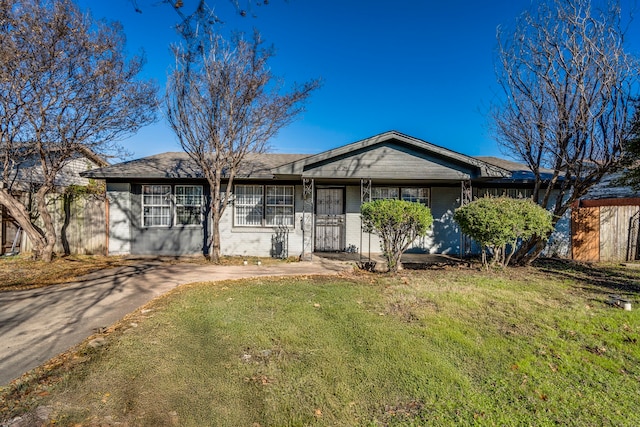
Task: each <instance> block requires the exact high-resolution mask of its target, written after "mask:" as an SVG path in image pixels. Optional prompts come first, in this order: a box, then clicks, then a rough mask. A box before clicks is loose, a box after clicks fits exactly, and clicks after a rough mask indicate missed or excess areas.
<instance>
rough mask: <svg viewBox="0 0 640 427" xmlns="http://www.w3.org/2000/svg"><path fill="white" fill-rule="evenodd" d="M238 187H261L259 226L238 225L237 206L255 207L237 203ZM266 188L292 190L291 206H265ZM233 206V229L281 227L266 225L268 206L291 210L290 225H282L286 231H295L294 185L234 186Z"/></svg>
mask: <svg viewBox="0 0 640 427" xmlns="http://www.w3.org/2000/svg"><path fill="white" fill-rule="evenodd" d="M238 187H262V206H261V207H262V218H261V219H260V225H258V224H239V223H238V220H237V219H238V217H237V213H236V212H237V211H236V209H237V207H238V206H255V205H249V204H239V203H238V197H237V193H238V192H237V188H238ZM267 187H288V188H291V189H292V193H293V204H291V205H278V204H276V205H271V204H267ZM233 190H234V197H233V200H234V204H233V226H234V227H238V228H243V229H248V228H254V229H257V228H269V229H272V228H274V227H281V225H278V224H273V225H267V207H269V206H275V207H291V208H292V214H291V225H284V227H286V228H288V229H295V226H296V220H295V217H296V208H295V206H296V189H295V185H277V184H234V188H233Z"/></svg>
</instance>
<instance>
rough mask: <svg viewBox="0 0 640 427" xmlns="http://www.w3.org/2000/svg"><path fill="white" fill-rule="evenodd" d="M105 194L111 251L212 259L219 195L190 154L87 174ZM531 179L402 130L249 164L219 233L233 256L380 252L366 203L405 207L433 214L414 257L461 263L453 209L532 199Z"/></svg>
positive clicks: (464, 244)
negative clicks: (482, 200)
mask: <svg viewBox="0 0 640 427" xmlns="http://www.w3.org/2000/svg"><path fill="white" fill-rule="evenodd" d="M82 176H84V177H88V178H94V179H104V180H105V181H106V188H107V203H108V206H107V212H108V253H109V254H134V255H142V254H154V255H186V254H203V253H204V254H206V253H207V251H208V247H207V246H208V245H207V241H208V240H207V236H208V235H209V231H210V216H209V213H208V199H209V194H210V189H209V186H208V184H207V181H206V179H205V178H204V176H203V173H202V171H200V170H199V169H198V167H197V166H196V165H195V164H194V162H193V161H192V160H191V159H190V158H189V157H188V155H187V154H185V153H183V152H172V153H162V154H157V155H153V156H149V157H145V158H141V159H137V160H132V161H128V162H124V163H119V164H114V165H111V166H107V167H103V168H99V169H93V170H91V171H87V172H83V173H82ZM532 186H533V180H532V174H531V173H530V172H527V171H526V170H524V169H523V168H522V165H518V164H516V163H513V162H509V161H506V160H502V159H496V158H474V157H470V156H466V155H464V154H461V153H458V152H455V151H452V150H449V149H446V148H444V147H440V146H437V145H434V144H431V143H429V142H426V141H423V140H421V139H418V138H415V137H412V136H408V135H405V134H402V133H399V132H396V131H390V132H385V133H382V134H379V135H376V136H373V137H371V138H367V139H364V140H361V141H357V142H354V143H351V144H348V145H345V146H341V147H338V148H335V149H332V150H328V151H325V152H322V153H319V154H315V155H299V154H260V155H248V156H247V158H246V161H245V162H244V163H243V165H242V168H241V170H240V171H239V173H238V174H237V176H236V178H235V180H234V182H233V191H232V193H233V197H232V200H230V201H229V205H228V206H227V208H226V210H225V213H224V216H223V218H222V220H221V224H220V233H221V246H222V247H221V251H222V254H223V255H244V256H299V255H301V256H303V257H304V256H307V255H310V254H312V253H313V252H320V251H347V252H360V253H362V254H367V253H376V252H380V246H379V241H378V240H377V237H376V236H375V235H369V234H367V233H365V232H363V231H362V227H361V222H360V205H361V204H362V203H363V202H366V201H368V200H374V199H379V198H400V199H403V200H410V201H415V202H419V203H424V204H425V205H427V206H429V207H430V209H431V212H432V214H433V216H434V225H433V228H432V230H431V232H430V234H429V235H428V236H427V237H425V238H423V239H420V240H418V241H416V242H414V247H413V248H412V249H411V250H412V251H419V252H423V253H441V254H452V255H462V254H466V253H469V251H471V250H472V248H473V245H471V242H469V241H468V239H465V236H463V235H461V233H460V230H459V229H458V226H457V224H456V223H455V222H454V221H453V212H454V210H455V209H456V208H457V207H459V206H460V205H461V204H464V203H467V202H469V201H471V200H472V199H473V198H474V197H478V196H481V195H484V194H493V195H501V194H509V195H512V196H516V197H517V196H521V197H529V196H530V195H531V190H532Z"/></svg>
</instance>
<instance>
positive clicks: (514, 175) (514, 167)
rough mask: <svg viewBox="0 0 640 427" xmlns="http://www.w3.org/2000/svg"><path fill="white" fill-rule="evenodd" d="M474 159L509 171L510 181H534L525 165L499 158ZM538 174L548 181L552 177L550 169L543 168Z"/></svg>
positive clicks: (480, 157) (531, 173)
mask: <svg viewBox="0 0 640 427" xmlns="http://www.w3.org/2000/svg"><path fill="white" fill-rule="evenodd" d="M475 158H476V159H478V160H482V161H483V162H486V163H489V164H492V165H495V166H498V167H500V168H503V169H507V170H509V171H511V179H512V180H529V179H535V176H534V175H533V172H531V169H529V167H528V166H527V165H525V164H522V163H517V162H514V161H512V160H507V159H501V158H499V157H492V156H476V157H475ZM540 172H541V173H542V178H543V179H550V178H551V176H552V175H553V170H551V169H544V168H543V169H540Z"/></svg>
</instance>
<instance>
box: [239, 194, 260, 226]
mask: <svg viewBox="0 0 640 427" xmlns="http://www.w3.org/2000/svg"><path fill="white" fill-rule="evenodd" d="M263 196H264V187H263V186H262V185H236V186H235V204H234V208H235V225H237V226H241V227H251V226H253V227H256V226H261V225H262V217H263V212H264V210H263V205H264V197H263Z"/></svg>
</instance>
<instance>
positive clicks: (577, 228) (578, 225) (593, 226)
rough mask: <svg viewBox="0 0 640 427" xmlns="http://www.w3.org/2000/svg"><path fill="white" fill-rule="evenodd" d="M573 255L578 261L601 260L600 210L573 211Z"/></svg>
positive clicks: (579, 209) (596, 208) (577, 209)
mask: <svg viewBox="0 0 640 427" xmlns="http://www.w3.org/2000/svg"><path fill="white" fill-rule="evenodd" d="M571 254H572V257H573V259H575V260H577V261H589V262H597V261H599V260H600V208H599V207H594V208H575V209H572V211H571Z"/></svg>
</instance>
